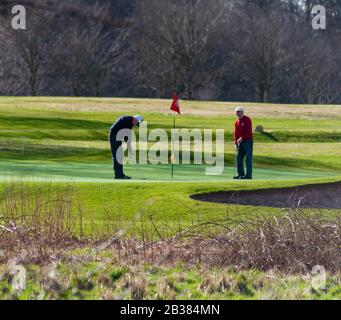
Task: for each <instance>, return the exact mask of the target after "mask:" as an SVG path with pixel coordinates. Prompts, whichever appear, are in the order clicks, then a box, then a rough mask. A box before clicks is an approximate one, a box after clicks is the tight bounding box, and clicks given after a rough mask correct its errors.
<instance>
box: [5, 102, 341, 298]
mask: <svg viewBox="0 0 341 320" xmlns="http://www.w3.org/2000/svg"><path fill="white" fill-rule="evenodd" d="M242 105H245V107H246V109H247V112H248V114H249V115H251V116H252V118H253V120H254V125H255V126H256V125H263V126H264V128H265V130H266V133H265V134H263V135H261V134H255V159H254V163H255V180H254V181H232V180H231V177H232V176H233V174H234V161H235V159H234V157H235V155H234V150H233V143H232V137H233V124H234V121H235V118H234V116H233V110H234V107H235V104H231V103H222V102H187V101H182V102H181V106H182V109H183V113H184V115H183V116H181V117H178V118H177V127H178V128H212V129H225V141H226V147H225V152H224V160H225V165H226V167H225V171H224V174H223V175H221V176H218V177H208V176H206V175H205V174H204V173H205V172H204V170H205V167H204V166H194V165H188V166H176V167H175V179H174V181H170V169H171V168H170V166H169V165H159V166H151V165H129V166H127V167H126V173H127V174H129V175H132V176H133V177H134V178H135V180H133V181H130V182H117V181H114V180H113V179H112V176H113V172H112V165H111V154H110V150H109V145H108V142H107V134H108V129H109V127H110V126H111V125H112V123H113V122H114V121H115V119H116V118H117V117H118V116H119V115H122V114H137V113H141V114H143V115H144V117H145V119H146V120H147V121H148V123H149V128H150V129H155V128H163V129H167V130H169V128H170V127H171V126H172V115H171V114H170V113H169V112H168V110H169V106H170V101H166V100H150V99H94V98H50V97H40V98H28V97H0V114H1V116H0V151H1V152H0V182H1V183H0V209H1V211H0V218H1V217H2V216H3V215H4V214H5V212H3V208H5V207H6V203H13V200H15V203H16V205H17V207H20V205H23V206H24V208H26V207H25V206H30V204H28V203H26V202H25V201H26V200H25V197H26V196H27V194H28V195H29V196H28V198H29V201H28V202H30V201H31V202H32V203H34V198H35V197H42V199H43V200H44V199H47V200H51V199H54V197H57V195H58V192H59V191H58V190H69V189H68V188H71V189H70V192H72V193H73V201H74V202H73V207H72V208H73V213H74V214H75V216H76V217H77V219H80V218H79V217H80V216H78V215H79V209H81V211H82V216H81V220H82V223H81V224H80V221H78V224H76V230H75V233H76V234H77V235H83V236H85V237H88V236H89V235H98V234H100V233H101V232H104V231H109V232H112V233H113V232H114V231H120V234H121V235H123V236H127V237H131V236H134V237H137V238H141V237H145V236H146V235H147V236H148V237H151V238H153V239H156V238H157V237H158V236H159V234H156V233H155V229H154V227H153V224H156V226H157V228H158V230H159V232H161V233H162V235H164V236H168V235H172V234H174V233H175V232H176V231H179V230H182V229H184V228H185V227H186V226H188V225H191V224H195V223H198V222H202V221H205V220H207V219H209V220H215V219H219V220H221V219H224V217H226V216H229V217H231V216H235V217H237V215H238V214H241V213H245V214H247V213H250V212H252V213H253V214H256V213H257V212H259V213H261V214H269V215H276V214H277V213H279V212H281V210H280V209H273V208H262V207H259V208H257V209H255V208H253V207H249V206H241V207H240V206H226V205H220V204H214V203H203V202H198V201H195V200H192V199H191V198H190V196H191V195H193V194H198V193H208V192H215V191H221V190H225V191H233V190H255V189H264V188H272V187H276V188H277V187H283V188H284V187H292V186H297V185H304V184H309V183H321V182H334V181H340V180H341V161H340V159H341V112H340V111H341V106H328V107H326V106H305V105H261V104H242ZM13 188H14V190H13ZM9 198H11V199H9ZM9 200H10V201H9ZM11 201H12V202H11ZM25 210H26V209H25ZM25 210H23V212H24V214H25V212H26V211H25ZM257 210H259V211H257ZM311 212H314V210H312V211H311ZM318 213H319V214H324V215H329V214H333V215H334V214H337V215H338V214H340V210H334V211H331V210H319V211H318ZM152 221H153V224H152ZM112 233H111V234H112ZM87 250H89V251H90V252H87ZM92 253H93V249H90V248H89V249H84V250H83V251H82V250H81V252H78V253H77V252H70V253H69V254H70V256H71V257H79V258H80V261H82V259H83V258H84V259H85V261H88V262H80V263H79V264H67V263H61V264H59V266H58V272H57V281H58V282H59V283H60V287H58V286H56V287H51V288H48V289H47V290H46V291H45V292H42V286H41V283H42V282H44V281H43V278H44V274H46V270H45V269H44V267H40V266H37V265H30V266H26V268H27V271H28V277H27V279H28V280H27V281H28V282H27V286H26V289H24V290H23V291H22V292H20V293H13V292H12V291H11V290H12V289H11V286H10V279H11V276H9V277H7V278H6V277H0V297H1V298H3V299H8V298H19V299H37V298H41V299H53V298H55V299H99V298H121V299H130V298H134V297H135V294H134V292H135V293H136V287H138V286H141V287H142V289H143V292H144V296H143V298H147V299H155V298H158V299H180V300H181V299H183V300H186V299H336V298H338V297H340V283H339V278H338V276H335V275H334V276H330V277H328V285H327V286H328V290H327V291H326V292H315V291H313V290H312V289H311V283H310V280H309V279H307V277H302V276H285V275H280V274H271V277H270V276H269V275H268V274H265V273H262V272H259V271H255V270H249V271H244V272H237V271H235V270H230V269H226V270H225V269H210V270H208V269H205V268H201V267H200V266H196V267H193V268H189V267H185V266H178V267H158V268H156V267H154V266H144V267H143V266H140V267H134V268H133V267H131V268H128V267H122V266H119V265H113V264H111V263H110V264H106V263H104V264H99V262H98V257H99V256H105V258H108V257H111V253H107V252H96V254H95V259H94V261H90V262H89V257H90V260H91V259H92V258H94V256H91V255H92ZM98 267H99V269H98V272H97V271H96V272H94V273H92V271H93V270H94V269H95V270H96V269H97V268H98ZM102 267H103V268H102ZM89 272H90V274H91V276H90V277H89V276H88V275H89ZM222 277H225V278H226V279H227V280H228V281H227V282H228V283H229V287H228V288H227V289H223V288H222V287H221V285H220V283H221V281H220V280H221V279H222ZM138 279H142V283H139V282H138ZM129 281H130V282H129ZM44 283H46V282H44Z"/></svg>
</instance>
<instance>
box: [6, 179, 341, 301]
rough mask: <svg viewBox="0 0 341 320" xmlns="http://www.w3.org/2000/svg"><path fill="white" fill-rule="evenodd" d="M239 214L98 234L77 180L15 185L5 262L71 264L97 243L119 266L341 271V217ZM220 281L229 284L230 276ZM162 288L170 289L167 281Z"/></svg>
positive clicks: (138, 294)
mask: <svg viewBox="0 0 341 320" xmlns="http://www.w3.org/2000/svg"><path fill="white" fill-rule="evenodd" d="M259 210H260V209H259ZM233 212H234V213H233V214H231V215H230V216H229V215H227V217H225V218H224V219H221V220H220V221H205V220H202V221H201V222H199V223H197V224H193V225H190V226H188V227H186V228H183V229H180V230H179V231H178V232H177V233H176V234H175V235H174V231H173V236H172V237H169V234H170V232H169V230H167V228H165V226H164V225H163V226H162V229H161V228H160V227H159V224H158V223H156V222H155V221H153V218H152V217H150V221H149V223H147V222H146V221H144V222H143V223H141V222H139V221H135V222H136V223H139V227H137V228H136V229H134V230H135V231H134V232H131V233H130V234H129V236H128V235H127V234H120V233H117V232H115V230H116V229H115V228H119V226H116V227H115V226H114V225H113V226H112V227H110V228H108V229H106V230H104V231H103V232H102V233H101V234H100V235H99V236H98V235H97V237H95V235H91V234H90V235H88V236H84V235H83V228H84V227H83V215H84V212H83V210H82V208H81V206H79V205H77V200H76V199H75V196H74V190H73V188H72V186H71V185H66V186H60V187H56V186H55V185H54V186H53V188H52V187H51V188H49V187H48V185H43V186H36V187H35V188H32V185H28V184H25V183H22V184H20V185H18V184H8V185H6V186H5V188H4V189H3V192H2V198H1V201H0V249H1V250H0V251H1V252H0V253H1V254H0V263H1V261H3V262H4V261H8V260H9V259H15V261H16V262H17V263H38V264H44V263H51V261H55V260H63V259H64V260H68V261H70V260H72V259H76V258H75V257H74V256H73V255H72V254H71V256H70V254H68V252H70V250H71V249H75V248H82V247H87V248H93V251H94V255H97V254H100V252H103V251H105V252H107V253H108V252H109V253H110V257H111V258H110V259H111V260H112V262H113V263H118V264H119V265H142V264H145V263H147V264H153V265H174V264H178V263H184V264H186V265H205V266H208V267H225V266H235V267H236V268H237V269H239V270H243V269H258V270H262V271H268V270H278V271H281V272H285V273H297V272H300V273H302V272H306V271H310V270H311V269H312V267H313V266H315V265H322V266H324V267H325V268H326V270H328V272H330V273H338V272H341V260H340V259H341V257H340V248H341V237H340V227H341V217H340V216H335V215H332V214H330V215H328V214H326V212H325V211H324V212H323V213H322V212H321V213H320V214H319V213H316V211H312V212H310V211H309V210H303V209H286V210H283V212H282V214H280V215H277V216H269V215H268V214H262V212H260V211H258V212H257V211H253V212H252V213H248V214H245V213H244V214H239V215H236V214H235V210H233ZM107 214H108V216H110V214H109V212H107ZM112 223H113V222H112ZM108 224H111V222H110V221H109V222H108ZM179 225H180V224H179ZM91 229H92V230H95V228H91ZM99 237H100V238H99ZM89 259H90V260H91V259H93V257H90V258H89ZM221 282H222V286H223V287H224V286H226V285H227V282H228V281H227V282H226V281H225V279H222V281H221ZM135 284H136V285H134V286H133V287H136V290H135V291H134V292H132V296H133V297H134V298H135V299H138V298H143V283H142V282H141V283H140V282H138V281H137V282H136V283H135ZM203 286H205V284H203ZM160 287H161V288H163V289H162V290H161V291H165V290H166V291H167V290H170V289H171V287H170V286H169V285H165V284H160ZM168 287H169V288H168ZM167 288H168V289H167Z"/></svg>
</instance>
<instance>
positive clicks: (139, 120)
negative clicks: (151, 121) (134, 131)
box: [134, 116, 143, 126]
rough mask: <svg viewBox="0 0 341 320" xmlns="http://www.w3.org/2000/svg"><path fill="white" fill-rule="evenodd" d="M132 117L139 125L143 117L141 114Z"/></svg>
mask: <svg viewBox="0 0 341 320" xmlns="http://www.w3.org/2000/svg"><path fill="white" fill-rule="evenodd" d="M134 118H135V119H136V121H137V123H138V126H140V125H141V124H142V122H143V117H142V116H134Z"/></svg>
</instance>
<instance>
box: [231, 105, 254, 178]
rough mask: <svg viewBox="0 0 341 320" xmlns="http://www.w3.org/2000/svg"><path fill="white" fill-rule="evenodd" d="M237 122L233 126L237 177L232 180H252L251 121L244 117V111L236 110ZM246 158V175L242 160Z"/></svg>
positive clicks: (239, 108) (241, 109)
mask: <svg viewBox="0 0 341 320" xmlns="http://www.w3.org/2000/svg"><path fill="white" fill-rule="evenodd" d="M236 116H237V117H238V120H237V121H236V124H235V130H234V143H235V145H236V150H237V153H238V154H237V167H238V176H236V177H234V179H243V180H252V162H253V132H252V120H251V119H250V118H249V117H247V116H245V115H244V109H243V108H241V107H238V108H237V109H236ZM245 157H246V174H245V170H244V159H245Z"/></svg>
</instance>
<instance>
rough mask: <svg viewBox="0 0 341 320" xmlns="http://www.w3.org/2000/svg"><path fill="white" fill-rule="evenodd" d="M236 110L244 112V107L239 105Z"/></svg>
mask: <svg viewBox="0 0 341 320" xmlns="http://www.w3.org/2000/svg"><path fill="white" fill-rule="evenodd" d="M236 112H244V108H242V107H237V108H236Z"/></svg>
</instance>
